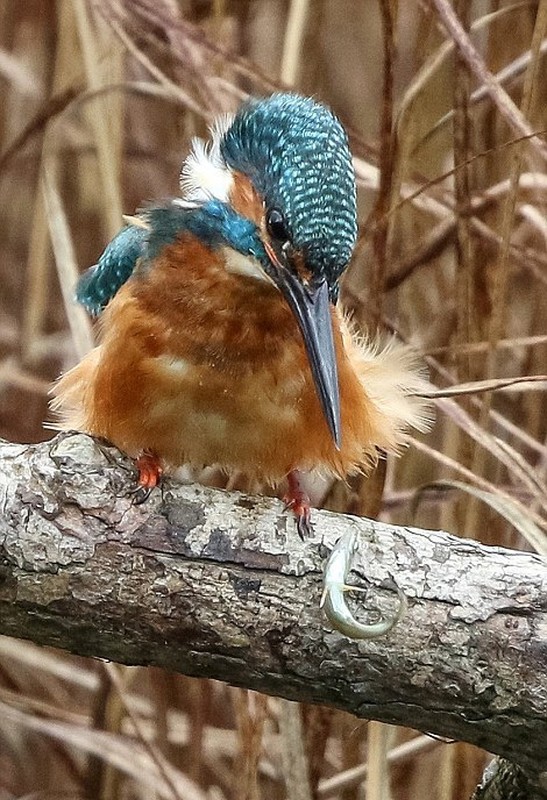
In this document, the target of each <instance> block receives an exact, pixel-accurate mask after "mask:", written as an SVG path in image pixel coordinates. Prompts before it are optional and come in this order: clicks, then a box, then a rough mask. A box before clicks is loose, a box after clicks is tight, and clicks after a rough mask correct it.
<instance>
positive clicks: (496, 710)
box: [0, 433, 547, 773]
mask: <svg viewBox="0 0 547 800" xmlns="http://www.w3.org/2000/svg"><path fill="white" fill-rule="evenodd" d="M0 462H1V464H2V469H1V470H0V514H1V516H0V633H3V634H7V635H9V636H17V637H22V638H28V639H32V640H33V641H35V642H37V643H40V644H46V645H52V646H54V647H61V648H64V649H66V650H70V651H72V652H74V653H78V654H80V655H87V656H96V657H101V658H106V659H111V660H113V661H118V662H122V663H125V664H155V665H159V666H162V667H166V668H168V669H171V670H175V671H178V672H182V673H184V674H186V675H193V676H198V677H209V678H217V679H220V680H224V681H228V682H229V683H232V684H235V685H239V686H246V687H248V688H252V689H256V690H259V691H262V692H266V693H269V694H275V695H280V696H282V697H285V698H289V699H291V700H301V701H306V702H314V703H322V704H326V705H331V706H335V707H336V708H339V709H343V710H345V711H349V712H351V713H353V714H355V715H357V716H359V717H366V718H368V719H376V720H381V721H384V722H390V723H395V724H402V725H406V726H410V727H413V728H418V729H420V730H422V731H428V732H431V733H434V734H437V735H439V736H445V737H449V738H454V739H460V740H465V741H468V742H472V743H474V744H477V745H479V746H481V747H484V748H485V749H486V750H489V751H491V752H493V753H497V754H500V755H502V756H504V757H505V758H507V759H509V760H510V761H513V762H516V763H518V764H520V765H521V766H522V767H523V768H524V769H525V770H527V771H531V772H532V773H538V772H541V771H543V770H547V750H546V748H545V741H547V670H546V669H545V664H546V658H547V560H546V559H544V558H540V557H539V556H537V555H533V554H530V553H521V552H516V551H510V550H504V549H501V548H494V547H484V546H481V545H480V544H478V543H476V542H472V541H467V540H462V539H458V538H455V537H453V536H450V535H448V534H446V533H443V532H438V531H425V530H421V529H416V528H406V527H404V528H403V527H395V526H392V525H385V524H381V523H378V522H373V521H371V520H367V519H356V518H350V517H345V516H341V515H336V514H331V513H329V512H325V511H314V512H313V515H312V519H313V524H314V534H313V536H311V537H310V538H309V539H308V540H306V541H305V542H301V541H300V539H299V538H298V536H297V534H296V531H295V526H294V523H293V520H292V518H291V515H290V514H288V515H286V514H284V513H283V512H282V506H281V504H280V502H279V501H277V500H273V499H270V498H263V497H247V496H244V495H241V494H238V493H235V492H233V493H227V492H222V491H219V490H213V489H209V488H205V487H202V486H198V485H189V486H185V485H180V484H177V483H175V482H173V481H170V480H166V481H165V483H164V484H163V486H162V488H161V490H156V491H155V492H154V493H153V494H152V496H151V497H150V499H149V500H148V501H147V502H146V503H145V504H144V505H141V506H136V505H134V504H133V502H132V498H131V494H130V489H131V487H132V485H133V482H134V479H135V476H134V470H133V467H132V465H131V463H130V462H129V461H127V460H126V459H124V458H123V457H122V456H120V454H119V453H118V451H117V450H115V449H114V448H112V447H110V446H108V445H105V444H103V443H100V442H96V441H94V440H93V439H91V438H89V437H87V436H84V435H82V434H76V433H63V434H60V435H59V436H57V437H56V438H55V439H54V440H52V441H51V442H46V443H43V444H40V445H32V446H23V445H17V444H7V443H4V444H2V445H0ZM356 527H357V528H358V529H359V531H360V535H359V537H358V538H359V548H358V550H357V552H356V553H355V555H354V558H353V563H352V577H351V579H350V581H351V582H352V583H355V584H359V585H361V586H363V585H364V586H367V587H369V592H368V594H367V595H366V600H365V601H363V599H362V598H363V595H361V594H358V595H355V597H354V598H352V597H351V596H348V603H349V604H350V605H351V606H352V608H353V610H354V614H355V616H356V617H357V618H358V619H360V620H361V621H371V619H374V618H376V617H375V615H376V616H377V614H381V615H382V616H387V615H389V614H390V613H393V610H394V609H395V607H396V605H397V595H396V593H395V591H394V590H393V586H392V581H391V578H392V577H393V578H394V579H395V580H396V583H397V585H398V586H399V587H400V588H401V589H402V590H403V591H404V593H405V595H406V596H407V598H408V610H407V612H406V615H405V618H404V619H403V621H402V622H400V623H399V624H398V625H396V626H395V628H394V629H393V630H392V631H391V632H390V633H389V634H388V635H386V636H385V637H382V638H379V639H375V640H372V641H354V640H351V639H349V638H347V637H346V636H343V635H342V634H340V633H338V632H336V631H335V630H333V629H332V626H331V625H330V624H329V622H328V621H327V620H326V619H325V617H324V615H323V612H322V611H321V610H320V608H319V600H320V597H321V592H322V572H323V568H324V563H325V559H326V557H327V556H328V554H329V552H330V550H331V548H332V547H333V545H334V543H335V542H336V541H337V540H338V539H339V537H340V536H342V535H343V534H344V533H347V532H348V530H352V529H353V530H355V528H356Z"/></svg>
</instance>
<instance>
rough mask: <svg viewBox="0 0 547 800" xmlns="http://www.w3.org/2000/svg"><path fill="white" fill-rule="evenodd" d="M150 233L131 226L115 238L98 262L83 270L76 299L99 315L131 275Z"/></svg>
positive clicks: (92, 312) (89, 310)
mask: <svg viewBox="0 0 547 800" xmlns="http://www.w3.org/2000/svg"><path fill="white" fill-rule="evenodd" d="M146 236H147V232H146V231H145V230H144V228H141V227H140V226H136V225H128V226H127V227H126V228H123V229H122V230H121V231H120V232H119V233H118V234H117V235H116V236H115V237H114V239H112V241H111V242H110V244H109V245H108V246H107V247H106V249H105V251H104V252H103V254H102V255H101V257H100V258H99V260H98V262H97V263H96V264H95V265H94V266H93V267H90V268H89V269H88V270H86V271H85V272H84V274H83V275H82V276H81V277H80V280H79V281H78V285H77V287H76V299H77V301H78V302H79V303H81V305H83V306H84V308H85V309H86V310H87V311H88V312H89V313H90V314H92V315H93V316H97V315H98V314H100V313H101V311H102V310H103V309H104V307H105V306H106V304H107V303H108V301H109V300H111V299H112V298H113V297H114V295H115V294H116V292H117V291H118V289H119V288H120V287H121V286H123V284H124V283H125V282H126V280H127V279H128V278H129V276H130V275H131V274H132V272H133V270H134V269H135V266H136V264H137V261H138V260H139V258H140V257H141V255H142V252H143V248H144V245H145V242H146Z"/></svg>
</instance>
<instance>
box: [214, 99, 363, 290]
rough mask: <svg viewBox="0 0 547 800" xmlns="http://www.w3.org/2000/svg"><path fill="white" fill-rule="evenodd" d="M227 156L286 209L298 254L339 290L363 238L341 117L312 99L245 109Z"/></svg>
mask: <svg viewBox="0 0 547 800" xmlns="http://www.w3.org/2000/svg"><path fill="white" fill-rule="evenodd" d="M219 149H220V153H221V155H222V157H223V158H224V160H225V161H226V163H227V164H228V165H229V166H230V167H232V168H233V169H236V170H239V171H241V172H243V173H244V174H245V175H247V176H248V177H249V178H250V179H251V181H252V183H253V184H254V186H255V187H256V188H257V190H258V191H259V193H260V194H262V195H263V197H264V199H265V204H266V207H268V208H279V209H280V210H281V212H282V213H283V215H284V218H285V222H286V225H287V228H288V231H289V234H290V238H291V242H292V244H293V245H294V247H295V248H296V249H297V250H299V251H301V252H302V253H303V255H304V259H305V261H306V262H307V263H308V264H309V265H310V266H311V267H312V268H313V269H314V272H316V273H317V274H323V275H324V276H325V277H326V278H327V280H328V281H329V283H330V284H331V285H332V284H334V283H335V282H336V280H337V279H338V278H339V276H340V274H341V273H342V272H343V270H344V269H345V267H346V266H347V264H348V262H349V260H350V258H351V254H352V252H353V248H354V246H355V242H356V237H357V207H356V186H355V173H354V169H353V164H352V160H351V154H350V151H349V146H348V140H347V136H346V133H345V131H344V129H343V127H342V125H341V124H340V122H339V120H338V119H337V118H336V117H335V116H334V114H333V113H332V112H331V111H330V110H329V109H328V108H326V107H325V106H323V105H320V104H319V103H316V102H315V101H314V100H312V99H310V98H308V97H300V96H299V95H295V94H278V95H274V96H273V97H268V98H266V99H262V100H251V101H249V102H248V103H246V104H244V105H243V106H242V107H241V108H240V109H239V111H238V113H237V114H236V116H235V117H234V120H233V122H232V124H231V125H230V127H229V128H228V130H227V131H226V132H225V133H224V135H223V137H222V139H221V141H220V145H219Z"/></svg>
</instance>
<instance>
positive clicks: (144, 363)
mask: <svg viewBox="0 0 547 800" xmlns="http://www.w3.org/2000/svg"><path fill="white" fill-rule="evenodd" d="M180 188H181V192H180V196H178V197H174V198H170V199H167V200H162V201H159V202H156V203H148V205H145V206H143V207H142V208H141V209H140V210H138V211H137V212H136V214H135V215H134V216H132V217H128V218H126V225H125V226H124V227H123V228H122V229H121V230H120V232H119V233H118V234H117V235H116V236H115V237H114V239H113V240H112V241H111V242H110V244H108V246H107V247H106V249H105V250H104V252H103V254H102V255H101V256H100V258H99V259H98V262H97V264H95V265H94V266H92V267H90V268H89V269H88V270H87V271H86V272H84V273H83V274H82V276H81V277H80V279H79V282H78V284H77V289H76V299H77V301H78V302H79V303H81V304H82V305H83V306H84V307H85V308H86V309H87V311H88V312H89V313H90V314H91V315H92V316H95V317H99V322H98V327H99V341H98V344H97V346H96V347H95V348H94V349H92V350H91V351H90V352H89V353H88V354H87V355H85V356H84V357H83V359H82V360H81V361H80V362H79V363H78V364H77V365H76V366H74V367H73V368H72V369H70V370H69V371H68V372H66V373H65V374H64V375H62V376H61V377H60V379H58V381H57V382H56V384H55V385H54V388H53V400H52V409H53V412H54V414H55V415H56V418H57V425H58V427H60V428H64V429H66V428H69V429H76V430H80V431H83V432H86V433H89V434H91V435H94V436H97V437H102V438H105V439H107V440H109V441H110V442H112V443H113V444H114V445H116V446H117V447H118V448H119V449H120V450H121V451H123V452H124V453H126V454H127V455H129V456H130V457H132V458H133V459H134V460H135V463H136V467H137V470H138V479H137V485H138V487H140V489H139V490H140V491H142V492H143V495H141V497H144V498H146V497H147V496H148V494H149V493H150V491H151V490H152V489H153V488H154V487H156V486H157V485H158V483H159V482H160V481H161V478H162V475H163V473H164V471H165V470H167V471H173V470H175V469H176V468H177V467H179V466H181V465H189V466H191V467H194V468H202V467H205V466H215V467H218V468H220V469H222V470H223V471H225V472H226V473H227V474H235V473H237V474H241V475H245V476H247V477H248V479H249V480H250V481H253V482H259V483H263V484H265V485H268V486H271V487H284V492H285V494H284V497H285V501H286V505H287V508H291V509H292V511H293V512H294V516H295V521H296V527H297V531H298V533H299V534H300V535H301V536H305V535H306V534H307V533H308V532H309V531H310V508H311V501H310V497H309V494H308V492H307V490H306V485H305V483H306V482H305V476H306V475H307V473H312V474H318V475H322V476H325V477H333V478H338V479H342V480H344V479H346V478H347V477H348V476H350V475H354V474H357V473H360V472H363V473H367V472H368V471H370V470H371V469H372V468H373V467H374V466H375V465H376V464H377V462H378V460H379V458H382V457H384V456H385V455H386V454H390V453H399V452H400V451H401V449H402V448H403V447H404V446H405V444H406V443H407V442H408V437H409V433H410V432H411V431H412V430H414V429H415V430H418V431H425V430H427V429H428V427H429V425H430V411H429V408H428V405H427V401H426V400H425V399H424V397H423V396H421V395H423V389H424V383H425V378H424V375H423V370H422V368H421V366H420V365H419V364H418V363H417V360H416V356H415V354H414V353H413V352H411V351H410V350H409V349H408V348H406V347H404V346H402V345H400V344H398V343H396V342H395V341H394V340H391V341H389V342H387V343H385V344H381V343H380V342H379V341H378V339H377V337H376V338H374V337H372V338H371V337H366V336H363V335H362V334H360V333H359V332H358V331H357V329H356V327H355V325H354V324H353V323H352V321H351V319H350V317H349V315H348V314H347V313H345V312H344V311H343V309H342V308H341V307H340V303H339V292H340V279H341V277H342V275H343V273H344V271H345V270H346V268H347V267H348V265H349V263H350V260H351V257H352V254H353V251H354V248H355V245H356V240H357V192H356V180H355V172H354V168H353V162H352V157H351V153H350V149H349V144H348V137H347V134H346V132H345V130H344V127H343V126H342V124H341V122H340V121H339V119H338V118H337V116H336V115H335V114H334V113H333V112H332V111H331V110H330V109H329V108H328V107H327V106H326V105H324V104H322V103H321V102H318V101H317V100H315V99H312V98H309V97H305V96H301V95H299V94H296V93H277V94H273V95H270V96H269V97H265V98H250V99H249V100H247V101H245V102H243V104H242V105H241V106H240V107H239V109H238V110H237V111H236V112H235V114H233V115H231V116H230V115H224V116H222V117H220V118H219V119H218V120H216V121H215V123H214V124H213V125H212V126H211V128H210V139H209V141H208V142H204V141H203V140H201V139H194V140H193V142H192V146H191V149H190V151H189V153H188V155H187V157H186V159H185V161H184V163H183V166H182V169H181V173H180ZM279 490H280V491H281V489H279Z"/></svg>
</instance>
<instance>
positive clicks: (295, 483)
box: [283, 471, 313, 540]
mask: <svg viewBox="0 0 547 800" xmlns="http://www.w3.org/2000/svg"><path fill="white" fill-rule="evenodd" d="M288 482H289V488H288V491H287V493H286V494H285V496H284V498H283V501H284V503H285V505H284V508H283V510H284V511H289V510H290V511H292V512H293V514H294V516H295V517H296V531H297V533H298V535H299V536H300V538H301V539H302V540H304V539H305V538H306V536H310V535H311V534H313V526H312V524H311V503H310V498H309V496H308V494H307V493H306V492H305V491H304V489H303V488H302V486H301V483H300V478H299V476H298V473H297V472H296V471H293V472H290V473H289V475H288Z"/></svg>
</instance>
